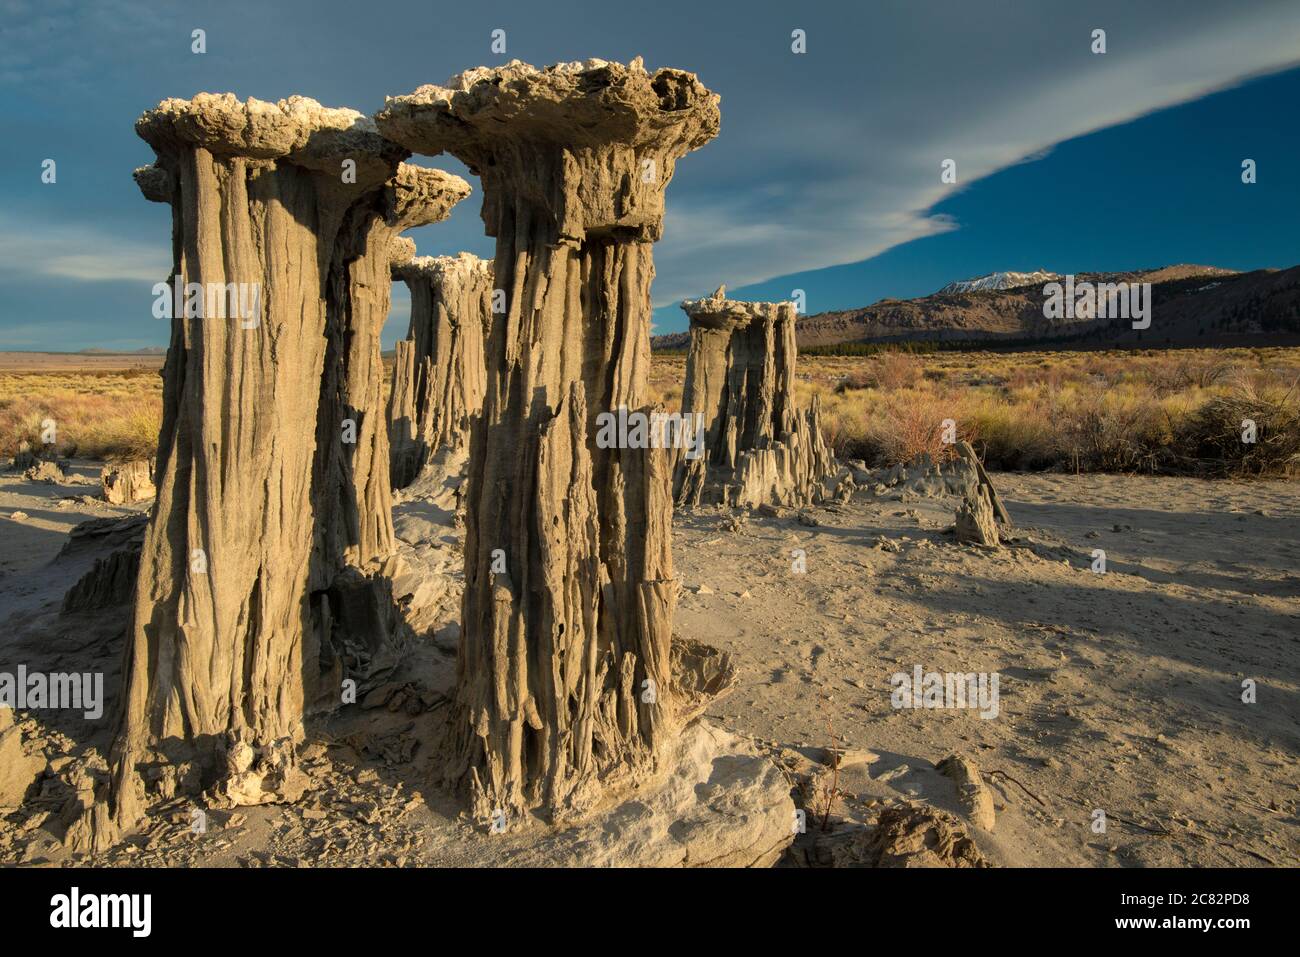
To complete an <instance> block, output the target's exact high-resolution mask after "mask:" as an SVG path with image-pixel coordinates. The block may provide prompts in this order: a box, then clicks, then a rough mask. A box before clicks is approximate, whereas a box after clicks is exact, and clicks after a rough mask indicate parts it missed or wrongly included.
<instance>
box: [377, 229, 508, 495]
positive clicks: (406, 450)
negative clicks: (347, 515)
mask: <svg viewBox="0 0 1300 957" xmlns="http://www.w3.org/2000/svg"><path fill="white" fill-rule="evenodd" d="M393 276H394V278H397V279H402V280H404V281H405V282H406V285H407V287H408V288H409V289H410V292H411V325H410V330H409V331H408V333H407V336H406V339H404V340H402V341H399V342H398V343H397V349H396V358H395V362H394V366H393V389H392V392H391V394H390V397H389V401H388V433H389V443H390V446H391V466H390V469H389V471H390V473H391V476H392V481H393V488H403V487H405V486H406V485H408V484H409V483H410V482H411V481H412V480H413V479H414V478H415V477H416V475H418V474H419V472H420V469H421V468H423V467H424V465H425V463H426V462H427V461H428V460H429V457H430V455H431V454H432V453H433V452H436V451H437V450H438V449H440V448H449V449H460V448H462V447H464V446H465V445H467V443H468V442H469V420H470V418H471V417H473V416H475V415H478V414H479V412H480V411H482V408H483V392H484V390H485V389H486V387H487V380H486V376H487V369H486V367H485V365H484V362H483V340H484V337H485V336H486V334H487V327H488V322H489V320H490V318H491V308H492V264H491V263H490V262H484V261H483V260H481V259H479V258H478V257H477V256H472V255H470V254H469V253H461V254H460V255H458V256H437V257H431V256H420V257H414V258H410V259H407V260H405V261H402V262H398V261H396V260H395V261H394V263H393Z"/></svg>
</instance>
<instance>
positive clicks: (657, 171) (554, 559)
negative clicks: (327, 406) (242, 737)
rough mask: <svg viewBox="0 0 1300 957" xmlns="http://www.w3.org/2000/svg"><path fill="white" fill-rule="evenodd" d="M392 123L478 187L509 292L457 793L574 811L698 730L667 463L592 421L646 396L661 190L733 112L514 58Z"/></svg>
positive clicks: (669, 86)
mask: <svg viewBox="0 0 1300 957" xmlns="http://www.w3.org/2000/svg"><path fill="white" fill-rule="evenodd" d="M376 119H377V121H378V124H379V129H380V130H381V131H382V132H383V133H384V135H385V136H387V137H389V138H391V139H394V140H396V141H397V142H399V143H401V144H402V145H404V146H407V147H409V148H410V149H412V150H415V151H418V152H423V153H430V154H435V153H439V152H442V151H446V152H449V153H451V154H453V155H454V156H456V157H458V158H459V159H461V160H462V161H464V162H465V163H466V164H467V165H468V166H469V167H470V169H471V170H472V171H473V172H475V173H477V174H478V175H479V176H481V177H482V181H483V221H484V223H485V224H486V227H487V232H488V234H489V235H491V236H495V237H496V240H497V247H496V259H495V262H494V269H495V277H496V278H495V282H496V285H497V286H498V287H499V288H500V289H501V290H503V291H504V293H505V296H506V305H507V309H506V312H505V313H504V314H502V315H495V314H494V315H493V317H492V323H491V332H490V334H489V336H488V342H487V389H486V394H485V396H484V402H483V415H482V419H481V421H480V423H479V425H478V426H477V427H475V428H474V429H473V433H472V437H471V451H470V478H469V482H468V488H469V500H468V503H467V510H466V542H465V549H466V556H465V597H464V605H463V620H462V636H463V637H462V641H461V648H460V657H459V662H458V670H459V685H458V690H457V701H456V714H455V721H456V725H455V732H454V735H455V739H456V740H455V745H454V746H455V748H456V755H455V758H454V760H453V764H452V766H451V768H450V769H449V776H450V778H451V779H452V780H454V781H459V782H460V783H461V784H462V785H464V786H465V788H466V789H467V791H468V795H469V798H470V804H471V810H472V812H473V813H474V814H475V815H476V816H478V817H480V818H486V817H488V816H490V815H492V814H494V813H498V812H499V813H501V814H504V815H506V817H507V818H509V819H511V820H513V819H514V818H515V816H516V815H517V814H520V813H524V812H526V811H529V810H536V811H539V812H540V813H542V814H543V815H544V816H547V817H550V818H552V819H556V818H562V817H564V816H566V815H567V814H569V813H570V812H573V811H576V810H579V809H581V808H584V807H586V806H588V805H590V803H592V802H593V801H594V800H595V799H596V798H597V797H598V796H599V794H600V792H601V790H602V787H603V786H604V785H605V784H607V783H610V782H612V781H614V780H620V781H629V780H632V779H635V778H636V777H638V776H639V775H642V774H644V773H645V772H646V771H647V770H648V769H650V768H652V767H654V766H655V764H656V760H657V758H658V757H659V756H661V755H662V754H663V753H664V749H665V747H666V745H667V743H668V741H669V740H670V739H671V737H672V736H673V735H674V734H675V733H676V730H677V728H678V726H679V723H680V721H681V720H682V718H683V714H682V710H683V709H682V708H680V707H678V704H679V701H678V700H677V697H676V694H675V689H674V688H673V687H671V681H670V667H671V665H670V657H671V651H670V647H671V637H672V636H671V632H672V615H673V610H674V607H675V603H676V595H677V582H676V580H675V579H674V578H673V572H672V554H671V547H670V546H671V519H672V502H671V475H670V472H671V462H670V460H669V457H668V455H667V454H665V453H664V452H663V450H657V449H656V450H646V449H624V448H601V447H599V446H598V445H597V443H596V441H595V436H596V434H597V430H596V428H595V427H594V426H595V421H596V416H597V415H599V414H600V413H602V412H608V411H612V410H615V409H617V408H619V407H620V406H626V407H627V408H629V409H633V410H636V409H640V408H641V407H642V406H644V404H645V402H646V379H647V372H648V369H649V364H650V343H649V325H650V281H651V279H652V277H653V275H654V265H653V261H652V255H651V250H652V243H654V242H655V241H656V240H658V239H659V237H660V234H661V231H662V223H663V201H664V189H665V187H666V186H667V184H668V182H669V181H670V180H671V178H672V175H673V168H674V164H675V162H676V160H677V159H678V158H680V157H681V156H683V155H685V154H686V153H687V152H689V151H691V150H694V149H698V148H699V147H700V146H703V145H704V144H705V143H707V142H708V141H709V140H710V139H712V138H713V136H714V135H716V133H717V131H718V124H719V113H718V97H717V96H716V95H715V94H713V93H711V92H710V91H709V90H707V89H705V87H704V86H703V85H702V84H701V83H700V82H699V81H698V80H697V79H696V78H695V77H694V76H693V75H692V74H690V73H684V72H682V71H679V70H670V69H661V70H659V71H657V72H656V73H654V74H650V73H647V72H646V71H645V69H644V68H643V67H642V66H641V64H640V62H639V60H638V61H634V62H633V63H632V64H630V65H629V66H626V67H625V66H623V65H621V64H617V63H606V62H604V61H588V62H587V63H585V64H582V63H573V64H561V65H558V66H553V67H549V68H547V69H545V70H537V69H535V68H533V67H531V66H528V65H526V64H522V63H519V62H517V61H516V62H512V63H510V64H508V65H506V66H504V67H499V68H479V69H476V70H471V71H468V72H466V73H464V74H461V75H460V76H458V77H455V78H453V79H452V81H451V82H450V84H449V86H448V87H447V88H442V87H432V86H426V87H422V88H420V89H419V90H417V91H416V92H415V93H413V94H410V95H409V96H403V97H397V98H395V99H390V100H389V101H388V103H387V105H386V106H385V108H384V110H383V111H382V112H381V113H380V114H379V115H378V117H377V118H376Z"/></svg>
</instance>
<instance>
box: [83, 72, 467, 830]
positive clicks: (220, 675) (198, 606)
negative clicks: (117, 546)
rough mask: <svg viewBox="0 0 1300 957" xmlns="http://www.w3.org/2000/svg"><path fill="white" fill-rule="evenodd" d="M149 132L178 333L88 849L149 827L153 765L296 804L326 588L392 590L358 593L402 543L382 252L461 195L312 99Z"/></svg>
mask: <svg viewBox="0 0 1300 957" xmlns="http://www.w3.org/2000/svg"><path fill="white" fill-rule="evenodd" d="M136 131H137V132H138V133H139V135H140V136H141V137H142V138H143V139H144V140H145V141H146V142H148V143H149V144H150V145H151V146H152V147H153V149H154V151H155V153H156V154H157V161H156V163H155V165H154V166H152V167H146V168H144V169H141V170H137V171H136V174H135V179H136V182H137V183H138V184H139V186H140V188H141V191H142V193H143V194H144V195H145V197H146V198H148V199H151V200H154V201H159V202H166V203H169V204H170V205H171V208H172V250H173V262H174V265H173V275H172V279H173V289H174V291H175V295H174V297H173V302H172V315H173V317H174V318H173V319H172V322H171V326H172V331H171V343H170V346H169V349H168V355H167V362H166V366H165V370H164V391H163V406H164V409H163V424H162V430H161V434H160V437H159V445H158V460H157V466H156V470H155V471H156V484H157V490H158V494H157V500H156V504H155V507H154V511H153V514H152V517H151V520H150V523H149V526H148V529H147V531H146V533H145V538H144V544H143V548H142V552H141V559H140V573H139V579H138V582H137V587H136V594H135V599H134V602H135V604H134V609H133V620H132V623H131V626H130V629H129V631H128V636H127V649H126V661H125V664H124V668H123V674H124V678H123V691H122V702H121V708H120V712H119V726H118V732H117V737H116V740H115V742H114V746H113V756H112V764H113V780H112V787H111V791H110V793H109V794H108V795H104V796H101V797H104V798H107V800H102V799H101V800H99V801H97V802H96V803H95V805H94V807H93V810H92V811H91V813H92V814H93V818H89V819H83V821H81V822H79V823H78V824H77V825H74V833H73V834H72V835H71V837H72V839H73V841H74V843H81V844H93V845H94V846H97V847H103V846H105V845H107V844H108V843H111V841H112V840H113V839H114V838H115V836H116V834H117V833H118V828H119V827H120V826H125V825H129V824H130V823H132V822H133V821H134V820H135V819H136V818H137V817H138V815H139V812H140V810H141V794H140V781H139V778H138V776H137V765H138V764H139V763H141V762H148V761H152V760H155V759H157V760H158V761H159V762H160V763H165V764H166V765H168V766H172V767H173V770H174V767H175V766H177V765H181V764H183V763H188V762H193V765H194V766H195V767H196V768H197V769H198V770H199V771H200V776H201V778H202V782H203V785H204V786H205V787H206V786H210V787H211V789H212V790H211V793H212V794H213V796H214V799H215V800H217V801H224V802H226V803H230V804H255V803H263V802H266V801H271V800H277V799H281V798H292V797H293V796H294V794H295V793H296V791H297V790H298V789H300V788H301V781H300V780H299V775H298V773H297V771H296V768H295V755H294V745H295V743H296V742H297V741H298V740H299V739H300V737H301V733H302V720H303V714H304V710H305V708H306V706H307V704H308V702H309V700H310V699H311V698H312V697H313V696H319V695H320V694H322V688H324V693H326V694H328V695H331V696H332V697H333V700H334V701H335V702H337V700H338V697H337V694H338V692H337V686H338V678H339V677H341V672H340V670H339V664H338V662H337V660H334V661H333V662H331V661H330V659H331V658H335V659H336V658H337V651H336V646H337V644H338V642H337V640H334V639H338V638H345V637H346V635H336V636H334V639H332V638H331V637H329V636H327V635H326V634H324V632H328V631H329V630H330V623H329V622H330V618H331V612H330V610H329V608H330V606H331V604H334V603H335V602H337V603H339V604H343V605H348V604H349V600H348V596H344V597H343V598H339V597H338V596H336V595H331V594H329V591H330V590H331V589H333V588H334V586H335V584H336V583H337V582H338V581H339V574H340V572H341V571H343V570H345V569H348V568H351V570H352V571H353V573H354V574H355V575H357V576H360V577H361V578H362V579H363V583H364V586H365V587H363V589H362V590H363V591H368V592H370V593H371V594H372V595H373V593H375V592H376V591H378V592H382V591H383V588H382V582H381V581H380V579H379V576H378V575H377V574H376V575H374V576H373V578H371V579H367V578H366V577H365V576H366V575H367V574H369V571H368V568H369V567H371V566H373V565H374V563H375V562H377V561H379V560H382V559H383V558H384V557H385V555H386V553H387V552H388V551H390V550H391V547H392V538H393V536H392V526H391V515H390V514H389V512H388V475H387V471H388V450H387V438H386V430H385V429H384V428H383V413H382V406H381V403H380V399H379V388H380V386H378V385H377V384H376V383H374V381H373V380H374V378H375V377H376V376H377V375H378V371H377V370H378V368H379V366H378V357H379V352H378V334H379V324H380V323H382V320H383V316H384V314H385V313H386V312H387V301H388V295H389V293H390V290H391V283H390V280H389V275H388V270H389V259H388V246H389V241H390V239H391V236H392V234H393V233H395V232H396V231H398V230H400V229H404V228H407V227H409V226H412V225H418V224H421V223H424V222H432V221H434V220H436V219H438V218H442V217H443V216H445V215H446V211H447V209H448V208H449V207H450V205H451V203H453V202H455V201H456V200H457V199H459V198H461V197H463V196H464V195H466V194H467V193H468V191H469V187H468V185H467V184H466V183H464V181H463V180H459V179H458V178H456V177H452V176H449V175H447V174H443V173H440V172H438V171H432V170H421V169H418V168H416V167H408V166H405V165H401V160H402V158H403V157H405V156H406V155H408V153H407V151H406V150H404V149H402V147H400V146H398V145H396V144H395V143H392V142H390V141H388V140H385V139H384V138H383V137H381V136H380V135H379V134H378V133H377V132H376V131H375V129H374V124H373V122H372V121H370V120H369V119H368V118H366V117H365V116H363V115H362V114H360V113H357V112H355V111H352V110H340V109H328V108H325V107H322V106H321V105H320V104H319V103H317V102H315V101H314V100H310V99H306V98H303V97H291V98H290V99H288V100H282V101H280V102H278V103H274V104H273V103H264V102H261V101H258V100H254V99H250V100H248V101H247V102H240V101H239V100H238V99H237V98H235V97H234V96H233V95H231V94H223V95H212V94H206V93H204V94H199V95H198V96H196V97H194V98H193V99H192V100H180V99H169V100H165V101H163V102H162V103H161V104H160V105H159V106H158V107H157V108H155V109H152V110H149V111H147V112H146V113H145V114H144V115H143V116H142V117H141V118H140V120H139V121H138V122H137V124H136ZM376 261H378V265H376V264H375V262H376ZM375 274H380V275H381V276H382V282H378V283H376V282H374V281H373V278H372V277H373V275H375ZM192 291H193V292H192ZM379 378H380V379H382V376H379ZM345 425H350V427H351V429H350V431H344V426H345ZM355 591H356V589H355V588H354V589H351V590H350V593H355ZM316 593H319V595H318V600H317V599H314V597H313V596H314V595H315V594H316ZM345 624H346V623H345ZM338 631H339V632H343V631H345V629H343V628H338ZM331 683H332V684H333V687H328V686H329V685H330V684H331Z"/></svg>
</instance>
